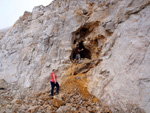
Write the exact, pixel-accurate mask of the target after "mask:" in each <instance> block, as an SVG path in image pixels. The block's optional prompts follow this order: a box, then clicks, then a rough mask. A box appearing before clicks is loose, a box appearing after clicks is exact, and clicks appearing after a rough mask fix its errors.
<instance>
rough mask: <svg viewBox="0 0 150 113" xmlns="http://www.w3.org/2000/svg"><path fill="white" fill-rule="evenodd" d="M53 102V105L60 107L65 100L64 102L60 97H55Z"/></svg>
mask: <svg viewBox="0 0 150 113" xmlns="http://www.w3.org/2000/svg"><path fill="white" fill-rule="evenodd" d="M52 104H53V106H55V107H57V108H59V107H60V106H61V105H62V104H63V102H62V100H59V99H58V98H54V99H53V101H52Z"/></svg>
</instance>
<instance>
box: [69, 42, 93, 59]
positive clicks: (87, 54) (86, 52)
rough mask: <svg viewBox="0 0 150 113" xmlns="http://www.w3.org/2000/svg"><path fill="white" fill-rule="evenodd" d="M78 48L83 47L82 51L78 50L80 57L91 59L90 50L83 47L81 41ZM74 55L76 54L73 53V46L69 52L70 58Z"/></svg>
mask: <svg viewBox="0 0 150 113" xmlns="http://www.w3.org/2000/svg"><path fill="white" fill-rule="evenodd" d="M79 48H80V50H81V49H83V51H81V52H80V56H81V59H84V58H87V59H91V52H90V50H88V49H86V48H85V46H84V44H83V41H81V42H80V43H79ZM75 57H76V54H75V48H74V49H73V51H72V53H71V56H70V59H71V60H74V59H75Z"/></svg>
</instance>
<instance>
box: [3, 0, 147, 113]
mask: <svg viewBox="0 0 150 113" xmlns="http://www.w3.org/2000/svg"><path fill="white" fill-rule="evenodd" d="M149 11H150V0H54V1H53V2H52V3H51V4H50V5H48V6H46V7H44V6H37V7H35V8H34V9H33V11H32V12H25V13H24V15H23V16H22V17H20V19H19V20H18V21H17V22H16V23H15V24H14V25H13V27H11V28H10V29H9V31H7V32H6V34H5V35H4V36H3V37H2V38H0V59H1V61H0V79H4V80H5V81H6V82H7V83H8V84H10V87H11V89H12V92H13V93H17V94H21V95H22V94H25V92H31V91H39V90H42V89H44V88H46V87H47V86H49V78H50V73H51V71H52V69H54V68H55V69H58V72H57V74H58V76H59V77H58V78H59V82H60V83H62V82H63V79H64V78H65V77H67V76H69V75H76V74H82V73H84V74H85V77H86V78H87V83H86V87H87V88H88V91H89V92H90V93H91V94H93V95H95V96H96V97H97V98H99V99H100V100H101V101H102V104H107V105H109V106H110V108H111V110H112V111H113V112H114V113H118V112H119V113H123V112H126V113H127V112H128V113H130V112H136V113H145V112H146V113H149V111H150V74H149V73H150V68H149V67H150V38H149V37H150V13H149ZM77 43H79V44H80V46H82V47H83V48H84V51H83V52H82V55H81V57H82V63H81V64H79V65H78V64H77V65H78V66H75V64H73V63H72V61H73V59H74V46H75V45H76V44H77Z"/></svg>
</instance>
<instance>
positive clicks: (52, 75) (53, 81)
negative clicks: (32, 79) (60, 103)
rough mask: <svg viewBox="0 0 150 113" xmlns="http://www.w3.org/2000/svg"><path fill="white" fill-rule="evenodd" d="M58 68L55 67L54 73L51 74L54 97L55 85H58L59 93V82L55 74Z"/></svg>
mask: <svg viewBox="0 0 150 113" xmlns="http://www.w3.org/2000/svg"><path fill="white" fill-rule="evenodd" d="M55 72H56V70H55V69H53V70H52V74H51V81H50V82H51V96H52V97H53V93H54V88H55V86H56V87H57V89H56V94H59V84H58V82H57V75H56V74H55Z"/></svg>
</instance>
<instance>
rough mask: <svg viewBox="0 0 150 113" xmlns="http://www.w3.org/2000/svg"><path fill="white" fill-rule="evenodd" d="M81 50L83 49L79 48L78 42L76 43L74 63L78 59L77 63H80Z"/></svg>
mask: <svg viewBox="0 0 150 113" xmlns="http://www.w3.org/2000/svg"><path fill="white" fill-rule="evenodd" d="M81 51H83V49H80V47H79V44H77V45H76V48H75V60H74V63H75V62H77V61H78V60H79V63H80V60H81V55H80V52H81Z"/></svg>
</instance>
